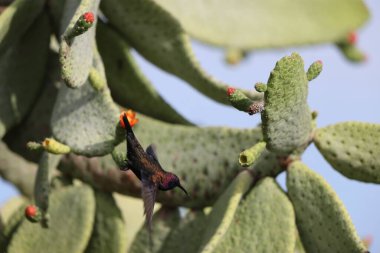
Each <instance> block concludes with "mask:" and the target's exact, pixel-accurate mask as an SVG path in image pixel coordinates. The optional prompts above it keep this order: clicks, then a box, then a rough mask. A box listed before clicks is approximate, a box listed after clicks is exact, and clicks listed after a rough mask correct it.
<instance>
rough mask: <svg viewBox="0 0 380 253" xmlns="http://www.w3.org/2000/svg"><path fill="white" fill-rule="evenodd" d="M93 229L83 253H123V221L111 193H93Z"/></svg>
mask: <svg viewBox="0 0 380 253" xmlns="http://www.w3.org/2000/svg"><path fill="white" fill-rule="evenodd" d="M95 201H96V212H95V221H94V228H93V231H92V235H91V239H90V241H89V243H88V245H87V248H86V251H85V253H94V252H99V253H125V252H126V247H127V241H126V232H125V229H124V220H123V217H122V214H121V211H120V209H119V208H118V206H117V205H116V201H115V199H114V198H113V196H112V193H106V192H101V191H95Z"/></svg>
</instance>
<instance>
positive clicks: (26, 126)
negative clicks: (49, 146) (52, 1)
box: [4, 52, 61, 162]
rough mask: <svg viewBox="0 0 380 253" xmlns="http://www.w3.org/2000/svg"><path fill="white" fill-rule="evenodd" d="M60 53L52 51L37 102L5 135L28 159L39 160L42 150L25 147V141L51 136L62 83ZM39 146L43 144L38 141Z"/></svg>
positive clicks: (15, 149) (13, 147)
mask: <svg viewBox="0 0 380 253" xmlns="http://www.w3.org/2000/svg"><path fill="white" fill-rule="evenodd" d="M59 68H60V67H59V62H58V54H56V53H52V52H50V54H49V59H48V68H47V78H46V82H45V83H44V84H43V87H42V89H41V92H40V94H39V96H38V98H37V99H36V103H35V104H34V106H33V108H32V109H30V112H29V113H28V114H27V115H25V119H24V120H23V122H22V124H21V125H18V126H16V127H13V128H12V130H10V131H9V132H8V133H7V135H6V136H5V137H4V141H5V142H6V143H7V145H8V146H9V147H10V149H11V150H14V151H15V152H16V153H18V154H21V155H22V156H23V157H25V158H26V159H27V160H30V161H33V162H38V161H39V160H40V157H41V153H42V152H37V151H35V152H30V150H27V149H25V143H28V142H30V141H36V142H41V141H43V140H44V138H45V137H47V136H51V135H52V133H51V128H50V118H51V114H52V111H53V107H54V103H55V100H56V98H57V94H58V89H59V87H60V84H61V81H60V80H61V75H60V71H59ZM38 145H39V148H40V147H41V145H40V144H39V143H38Z"/></svg>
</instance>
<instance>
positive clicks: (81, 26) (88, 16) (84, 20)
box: [66, 12, 95, 40]
mask: <svg viewBox="0 0 380 253" xmlns="http://www.w3.org/2000/svg"><path fill="white" fill-rule="evenodd" d="M94 21H95V17H94V14H93V13H92V12H86V13H84V14H82V15H81V16H80V17H79V19H78V21H77V22H76V23H75V25H74V27H73V28H72V29H71V31H70V32H69V33H68V35H66V40H71V39H73V38H74V37H75V36H78V35H81V34H83V33H85V32H86V31H87V30H88V29H90V27H91V26H92V24H93V23H94Z"/></svg>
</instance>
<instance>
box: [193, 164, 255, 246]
mask: <svg viewBox="0 0 380 253" xmlns="http://www.w3.org/2000/svg"><path fill="white" fill-rule="evenodd" d="M252 182H253V178H252V177H251V175H250V173H249V172H247V171H244V172H241V173H240V174H239V175H238V176H237V177H236V178H235V179H234V180H233V181H232V183H231V184H230V185H229V186H228V188H227V189H226V190H225V191H224V192H223V194H222V195H221V196H220V197H219V199H218V201H217V202H216V203H215V205H214V206H213V209H212V211H211V213H210V214H209V220H208V223H207V228H206V229H205V231H204V233H203V240H202V241H203V243H202V244H201V245H202V246H201V247H200V249H201V250H202V252H213V251H214V250H215V249H216V248H217V247H218V245H219V244H220V243H221V242H222V240H223V237H224V235H225V234H226V233H227V231H228V228H229V227H230V225H231V223H232V222H233V217H234V215H235V213H236V211H237V209H238V207H239V203H240V201H241V199H242V197H243V195H244V194H245V193H246V192H247V191H248V189H249V187H250V185H251V184H252Z"/></svg>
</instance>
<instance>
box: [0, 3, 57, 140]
mask: <svg viewBox="0 0 380 253" xmlns="http://www.w3.org/2000/svg"><path fill="white" fill-rule="evenodd" d="M28 5H29V4H28ZM49 29H50V28H49V23H48V17H47V15H42V16H40V17H39V18H37V19H36V21H35V22H34V23H33V25H32V26H31V27H30V28H29V29H28V31H27V32H26V33H25V34H24V36H22V37H21V38H20V40H19V41H18V42H17V43H14V44H12V46H11V47H10V48H8V50H7V51H6V52H4V54H3V55H1V57H0V138H2V137H3V135H4V134H5V132H6V131H7V130H8V129H9V128H10V127H12V126H14V125H15V124H17V123H19V122H20V121H21V120H22V119H23V118H24V117H25V115H26V113H27V112H28V111H29V109H30V107H31V106H32V104H33V102H34V101H35V98H36V96H37V95H38V92H39V91H40V88H41V86H42V84H43V77H44V73H45V67H46V62H47V56H48V45H49V32H50V31H49Z"/></svg>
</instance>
